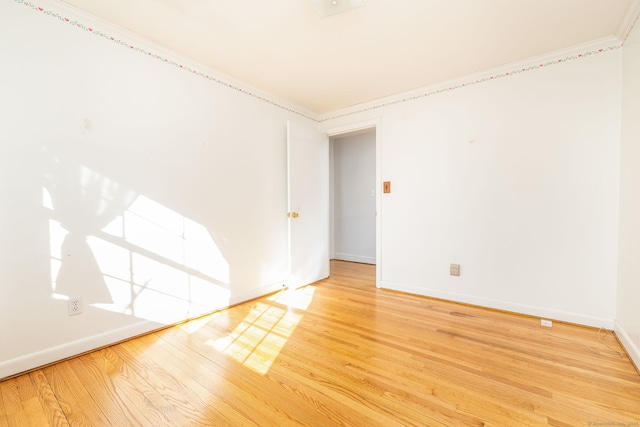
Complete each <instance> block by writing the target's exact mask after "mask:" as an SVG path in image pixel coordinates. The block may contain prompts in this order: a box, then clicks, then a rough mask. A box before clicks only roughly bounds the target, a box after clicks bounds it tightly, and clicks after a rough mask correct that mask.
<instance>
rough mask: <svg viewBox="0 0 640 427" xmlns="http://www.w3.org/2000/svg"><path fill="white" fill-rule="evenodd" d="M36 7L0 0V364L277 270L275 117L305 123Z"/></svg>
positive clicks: (31, 359)
mask: <svg viewBox="0 0 640 427" xmlns="http://www.w3.org/2000/svg"><path fill="white" fill-rule="evenodd" d="M39 5H44V10H43V11H40V10H38V9H37V7H36V6H39ZM36 6H29V5H24V4H20V3H18V2H13V1H7V2H2V3H0V52H2V67H0V93H2V96H1V98H2V100H1V101H0V117H1V119H0V120H1V121H2V124H1V126H0V317H1V320H2V321H1V322H0V337H2V339H1V340H2V344H1V345H0V378H2V377H4V376H7V375H11V374H14V373H16V372H20V371H22V370H25V369H30V368H33V367H36V366H39V365H41V364H44V363H48V362H51V361H54V360H57V359H59V358H62V357H66V356H69V355H73V354H76V353H78V352H82V351H86V350H89V349H92V348H95V347H97V346H100V345H105V344H108V343H111V342H113V341H116V340H120V339H123V338H127V337H130V336H132V335H135V334H139V333H142V332H145V331H148V330H150V329H154V328H157V327H158V326H161V325H164V324H168V323H173V322H176V321H178V320H182V319H184V318H186V317H192V316H196V315H198V314H200V313H203V312H207V311H210V310H213V309H215V308H218V307H221V306H226V305H227V304H228V303H229V302H234V301H239V300H243V299H247V298H249V297H253V296H256V295H259V294H262V293H265V292H267V291H269V290H273V289H276V288H279V287H281V286H282V283H283V282H284V280H285V279H286V275H287V239H286V236H287V220H286V217H285V215H284V213H285V212H286V121H287V120H294V121H298V122H301V123H303V124H304V123H306V124H307V125H311V126H316V123H315V122H314V121H311V120H308V119H306V118H304V117H302V116H301V114H297V113H293V112H290V111H288V110H287V108H289V106H286V105H283V107H284V108H281V107H279V106H278V105H274V104H272V103H270V102H265V101H262V100H259V99H258V98H257V97H256V96H251V95H248V94H247V93H242V92H240V91H239V90H238V89H237V88H232V87H229V86H226V85H225V84H220V83H216V82H214V81H213V80H211V79H207V78H206V75H208V74H209V73H210V70H206V69H204V68H201V67H200V66H199V65H197V64H195V65H194V64H190V63H189V62H188V61H185V60H184V59H181V58H179V57H177V56H175V55H173V54H171V53H170V52H165V51H162V50H161V49H159V48H158V47H156V46H153V45H150V44H147V43H146V42H144V41H143V40H140V39H137V38H136V37H134V36H132V35H131V34H128V33H125V32H122V31H120V30H118V29H116V28H113V27H110V26H108V25H107V24H105V23H103V22H100V21H93V20H92V19H91V18H90V17H88V16H85V15H80V14H79V12H74V11H73V10H71V9H65V8H64V6H61V5H59V4H57V3H56V4H54V5H52V4H51V3H47V2H40V3H38V5H36ZM59 8H63V9H59ZM76 13H78V14H77V15H76ZM56 14H59V16H58V15H56ZM65 18H69V20H70V22H73V21H74V20H77V21H78V23H79V24H71V23H68V22H67V21H66V20H65ZM78 25H80V27H79V26H78ZM89 28H91V30H89ZM100 31H102V32H103V33H104V34H106V36H103V35H100V34H101V33H100ZM111 37H113V39H111ZM118 40H124V41H126V43H125V44H129V43H131V45H132V46H133V48H129V47H125V46H122V45H121V44H119V43H118ZM140 49H146V50H150V51H152V52H153V53H154V54H159V55H160V56H161V58H160V59H157V58H154V57H153V56H152V55H147V54H144V53H140ZM163 58H166V59H167V62H166V63H165V61H164V59H163ZM171 61H176V62H177V63H179V64H182V65H183V66H182V68H181V67H180V66H179V65H171ZM187 67H193V69H194V70H196V71H197V72H192V71H185V68H187ZM200 72H202V75H200V74H199V73H200ZM211 75H212V76H213V74H211ZM223 80H224V78H223ZM231 83H233V82H231ZM248 91H250V89H247V92H248ZM273 102H274V103H276V104H277V103H278V101H277V100H274V101H273ZM302 114H304V112H302ZM70 296H81V297H82V298H83V300H84V313H83V314H81V315H78V316H73V317H70V316H68V315H67V304H66V298H68V297H70Z"/></svg>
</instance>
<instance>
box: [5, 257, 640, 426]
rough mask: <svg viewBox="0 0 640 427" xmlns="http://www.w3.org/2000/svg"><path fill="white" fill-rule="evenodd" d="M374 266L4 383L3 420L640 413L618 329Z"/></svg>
mask: <svg viewBox="0 0 640 427" xmlns="http://www.w3.org/2000/svg"><path fill="white" fill-rule="evenodd" d="M374 274H375V269H374V267H372V266H367V265H362V264H352V263H345V262H337V261H334V262H332V276H331V278H329V279H327V280H324V281H322V282H319V283H317V284H314V285H311V286H308V287H305V288H303V289H300V290H298V291H295V292H287V291H284V292H281V293H279V294H276V295H273V296H271V297H267V298H262V299H259V300H255V301H251V302H248V303H245V304H242V305H238V306H236V307H233V308H231V309H228V310H224V311H220V312H217V313H214V314H212V315H209V316H206V317H204V318H201V319H196V320H194V321H191V322H188V323H185V324H183V325H180V326H175V327H172V328H169V329H165V330H163V331H160V332H156V333H152V334H149V335H147V336H144V337H141V338H137V339H134V340H130V341H127V342H125V343H121V344H118V345H115V346H112V347H109V348H106V349H102V350H98V351H96V352H93V353H90V354H86V355H83V356H80V357H77V358H74V359H71V360H68V361H64V362H61V363H58V364H55V365H52V366H48V367H46V368H42V369H39V370H36V371H33V372H30V373H28V374H26V375H22V376H19V377H16V378H12V379H9V380H6V381H3V382H1V383H0V425H1V426H38V427H40V426H46V425H51V426H90V425H93V426H109V425H114V426H165V425H166V426H210V425H217V426H226V425H233V426H334V425H336V426H337V425H347V426H483V425H484V426H546V425H553V426H589V425H592V426H596V425H624V426H638V425H640V424H639V423H640V375H639V374H638V372H637V371H636V370H635V368H634V367H633V365H632V364H631V362H630V361H629V359H628V357H627V356H626V355H625V354H622V355H621V357H620V354H619V353H618V352H623V350H622V348H621V347H620V345H619V344H618V342H617V340H616V339H615V337H614V336H613V335H612V334H611V333H608V332H602V333H601V334H600V337H599V336H598V331H597V330H594V329H590V328H583V327H578V326H575V325H566V324H560V323H554V326H553V328H551V329H549V328H542V327H541V326H540V325H539V321H538V320H537V319H532V318H528V317H525V316H518V315H512V314H508V313H502V312H497V311H492V310H486V309H481V308H477V307H471V306H466V305H460V304H454V303H449V302H444V301H440V300H433V299H429V298H423V297H416V296H411V295H406V294H400V293H394V292H390V291H384V290H379V289H376V288H375V281H374Z"/></svg>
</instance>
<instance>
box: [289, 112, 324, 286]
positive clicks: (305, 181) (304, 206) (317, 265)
mask: <svg viewBox="0 0 640 427" xmlns="http://www.w3.org/2000/svg"><path fill="white" fill-rule="evenodd" d="M287 166H288V174H287V177H288V187H289V200H288V209H289V210H288V212H289V281H288V286H289V287H291V288H297V287H300V286H304V285H308V284H309V283H313V282H316V281H318V280H321V279H324V278H326V277H328V276H329V137H328V136H327V135H323V134H321V133H320V132H319V131H317V130H315V129H311V128H307V127H305V126H302V125H300V124H297V123H293V122H287Z"/></svg>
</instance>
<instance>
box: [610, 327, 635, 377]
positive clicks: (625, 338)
mask: <svg viewBox="0 0 640 427" xmlns="http://www.w3.org/2000/svg"><path fill="white" fill-rule="evenodd" d="M614 331H615V333H616V336H617V337H618V340H620V343H621V344H622V346H623V347H624V349H625V350H626V352H627V354H628V355H629V357H630V358H631V360H632V361H633V363H634V364H635V365H636V369H638V370H639V371H640V347H639V344H638V343H636V342H634V341H633V340H632V339H631V336H629V334H628V333H627V331H626V330H625V329H624V328H623V327H622V325H620V323H618V321H616V322H615V329H614Z"/></svg>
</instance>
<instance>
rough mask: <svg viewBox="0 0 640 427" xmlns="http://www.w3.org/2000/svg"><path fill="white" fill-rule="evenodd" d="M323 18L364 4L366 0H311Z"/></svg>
mask: <svg viewBox="0 0 640 427" xmlns="http://www.w3.org/2000/svg"><path fill="white" fill-rule="evenodd" d="M311 2H312V3H313V5H314V6H315V7H316V10H317V11H318V15H320V17H321V18H326V17H327V16H331V15H337V14H338V13H343V12H348V11H350V10H352V9H357V8H359V7H362V6H364V0H311Z"/></svg>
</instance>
